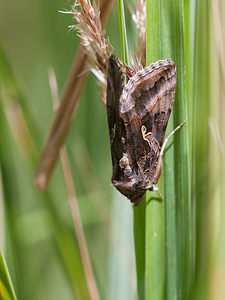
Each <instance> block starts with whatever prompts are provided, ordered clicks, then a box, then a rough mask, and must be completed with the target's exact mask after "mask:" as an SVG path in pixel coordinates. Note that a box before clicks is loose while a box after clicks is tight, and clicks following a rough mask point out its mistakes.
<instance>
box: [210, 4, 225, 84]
mask: <svg viewBox="0 0 225 300" xmlns="http://www.w3.org/2000/svg"><path fill="white" fill-rule="evenodd" d="M219 2H220V1H219V0H211V5H212V16H213V23H214V29H215V36H216V41H217V45H218V53H219V59H220V65H221V72H222V76H223V82H224V83H225V48H224V39H223V30H222V22H221V15H220V3H219Z"/></svg>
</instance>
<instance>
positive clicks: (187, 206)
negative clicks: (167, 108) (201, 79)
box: [145, 0, 192, 299]
mask: <svg viewBox="0 0 225 300" xmlns="http://www.w3.org/2000/svg"><path fill="white" fill-rule="evenodd" d="M183 19H184V8H183V2H182V1H177V0H171V1H164V0H161V1H158V2H157V3H156V2H155V1H147V36H146V39H147V40H146V41H147V65H148V64H150V63H152V62H153V61H156V60H159V59H166V58H171V59H172V60H173V61H174V62H175V63H176V67H177V87H176V95H175V102H174V108H173V113H172V115H171V117H170V121H169V124H168V129H167V133H166V135H168V133H169V132H171V131H172V129H173V128H175V127H176V126H177V125H178V124H180V123H181V122H182V121H183V120H187V119H188V110H187V86H186V77H185V48H184V24H183ZM171 144H172V143H171ZM172 145H173V146H172V147H169V150H168V151H166V154H165V157H164V163H163V179H164V187H165V188H164V196H165V244H164V216H163V213H164V212H163V205H164V204H163V203H160V202H157V201H155V200H151V201H150V202H149V205H147V209H146V268H149V269H150V270H147V269H146V287H145V290H146V299H163V298H164V295H166V298H167V299H185V298H186V297H187V296H188V293H189V289H190V285H191V284H190V283H191V274H192V272H191V268H192V253H191V246H192V243H191V242H192V240H191V229H190V228H191V226H190V225H191V201H190V178H189V174H190V170H189V144H188V127H187V126H184V127H183V128H182V129H181V130H180V131H179V132H177V133H176V134H175V136H174V143H173V144H172ZM161 185H162V183H161ZM161 185H160V188H161ZM148 201H149V199H147V202H148ZM156 224H157V226H158V227H157V232H156V231H155V232H154V230H153V229H154V228H155V226H156ZM156 234H158V241H157V243H156V242H155V241H154V238H153V235H156ZM152 241H154V243H153V242H152ZM148 245H151V248H155V251H154V250H153V249H152V250H151V251H148V248H147V247H148ZM160 245H161V246H160ZM160 247H161V250H160V251H158V252H157V249H160ZM164 247H165V256H164V252H163V251H164V250H163V248H164ZM155 256H156V257H155ZM148 262H149V263H148ZM156 263H157V264H158V265H157V266H156ZM164 264H166V274H165V273H164V272H163V270H164ZM154 270H156V272H154ZM157 270H158V271H157ZM157 272H158V274H157ZM164 276H166V277H164ZM155 277H157V281H156V280H155V279H154V278H155ZM165 278H166V282H165V283H166V289H165V290H163V287H164V280H165ZM155 281H156V283H155ZM147 283H148V285H147ZM155 284H156V285H155Z"/></svg>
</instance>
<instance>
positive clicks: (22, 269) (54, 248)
mask: <svg viewBox="0 0 225 300" xmlns="http://www.w3.org/2000/svg"><path fill="white" fill-rule="evenodd" d="M70 6H71V3H69V4H68V5H67V6H64V1H47V2H46V1H37V2H34V3H31V2H29V1H19V2H18V1H16V2H8V1H7V2H6V1H4V2H3V1H1V3H0V35H1V45H0V47H1V48H0V64H1V101H0V103H1V104H0V115H1V116H0V123H1V124H0V128H1V129H0V135H1V151H0V152H1V158H0V159H1V182H2V189H1V209H0V210H1V234H0V236H1V247H2V248H3V249H4V250H5V251H4V252H5V253H6V259H7V262H8V265H9V270H10V272H11V276H12V281H13V283H14V286H15V290H16V294H17V297H18V299H74V298H76V299H89V298H88V291H87V286H86V282H85V279H84V272H83V268H82V265H81V261H80V255H79V251H78V246H77V241H76V237H75V234H74V229H73V223H72V218H71V212H70V209H69V205H68V200H67V195H66V191H65V182H64V177H63V173H62V169H61V166H60V164H59V162H58V163H57V167H56V169H55V170H54V173H53V176H52V178H51V181H50V184H49V187H48V189H47V191H46V192H44V193H41V192H39V191H38V190H37V189H36V187H35V185H34V172H35V167H36V165H37V161H38V157H39V155H40V153H41V150H42V148H43V146H44V142H45V140H46V138H47V134H48V131H49V129H50V126H51V123H52V120H53V109H52V100H51V94H50V88H49V82H48V69H49V67H53V69H54V71H55V73H56V77H57V81H58V87H59V92H60V94H61V92H62V89H63V85H64V83H65V80H66V78H67V75H68V73H69V70H70V67H71V63H72V60H73V56H74V54H75V52H76V49H77V46H78V42H79V40H78V39H77V37H76V33H75V32H74V31H71V30H69V29H68V26H69V25H71V24H74V20H73V18H72V16H71V15H65V14H62V13H59V12H58V10H63V9H65V8H67V9H69V8H70ZM116 20H117V8H116V7H114V9H113V12H112V14H111V17H110V21H109V24H108V26H107V31H106V36H108V35H110V40H111V43H112V44H113V45H114V47H115V46H116V45H118V43H119V34H118V33H119V27H118V22H117V21H116ZM116 28H117V29H116ZM115 29H116V30H115ZM119 49H120V47H119ZM118 55H119V53H118ZM66 145H67V150H68V155H69V160H70V166H71V168H72V173H73V178H74V182H75V187H76V193H77V198H78V202H79V207H80V212H81V217H82V223H83V226H84V230H85V234H86V239H87V243H88V248H89V253H90V257H91V260H92V263H93V269H94V273H95V276H96V280H97V284H98V287H99V290H100V295H101V297H102V299H114V298H110V297H113V296H112V295H114V296H116V295H117V293H118V299H119V293H122V294H121V296H120V297H122V298H121V299H130V297H131V295H133V294H134V291H135V262H134V251H133V243H132V222H131V218H132V208H131V206H130V203H129V202H128V201H126V199H125V198H124V199H122V203H123V204H122V206H124V209H125V210H128V213H127V214H128V215H127V218H125V219H123V217H122V215H121V217H122V220H120V218H119V217H117V218H119V219H118V220H117V219H115V220H114V219H113V217H112V213H111V211H112V209H113V207H112V203H111V200H110V199H111V192H112V188H111V186H110V183H111V182H110V178H111V157H110V144H109V137H108V124H107V117H106V110H105V107H104V106H103V104H102V103H101V101H100V92H99V90H98V83H97V80H96V79H95V77H94V76H93V75H91V74H90V76H89V78H88V81H87V84H86V88H85V90H84V92H83V94H82V97H81V100H80V103H79V105H78V109H77V111H76V116H75V119H74V121H73V123H72V126H71V129H70V132H69V134H68V137H67V140H66ZM113 193H116V192H115V191H113ZM121 209H122V208H121V206H120V210H121ZM116 216H119V215H118V214H116ZM121 221H122V222H123V223H124V226H120V222H121ZM112 224H115V226H114V225H113V226H112ZM120 268H121V272H119V275H118V274H117V272H118V270H119V269H120ZM128 274H131V275H132V276H130V275H129V279H127V278H128V276H127V275H128ZM123 280H125V281H126V282H125V284H126V285H127V286H128V287H129V292H128V293H130V296H129V295H126V289H124V288H123V290H122V292H121V291H119V289H118V292H117V291H116V292H115V287H116V286H119V285H120V284H122V281H123ZM127 290H128V289H127ZM110 294H111V295H110Z"/></svg>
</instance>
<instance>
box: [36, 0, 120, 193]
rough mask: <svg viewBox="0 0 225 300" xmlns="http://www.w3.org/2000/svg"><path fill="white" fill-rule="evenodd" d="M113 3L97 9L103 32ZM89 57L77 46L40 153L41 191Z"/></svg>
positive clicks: (109, 1)
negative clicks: (99, 12)
mask: <svg viewBox="0 0 225 300" xmlns="http://www.w3.org/2000/svg"><path fill="white" fill-rule="evenodd" d="M113 2H114V1H113V0H102V2H101V5H100V11H101V15H100V19H101V24H102V28H104V27H105V25H106V23H107V20H108V17H109V15H110V12H111V9H112V6H113ZM87 60H88V56H87V54H86V53H85V51H84V48H83V46H82V45H80V46H79V48H78V50H77V53H76V55H75V57H74V60H73V64H72V67H71V70H70V73H69V76H68V79H67V81H66V84H65V87H64V91H63V94H62V97H61V102H60V107H59V109H58V111H57V113H56V116H55V118H54V120H53V124H52V127H51V130H50V133H49V136H48V139H47V142H46V144H45V147H44V150H43V152H42V155H41V158H40V161H39V164H38V167H37V170H36V176H35V183H36V185H37V187H38V188H39V189H40V190H44V189H45V188H46V186H47V183H48V180H49V178H50V176H51V173H52V170H53V168H54V166H55V163H56V160H57V158H58V154H59V150H60V148H61V146H62V145H63V143H64V140H65V137H66V135H67V132H68V130H69V127H70V124H71V121H72V118H73V115H74V111H75V109H76V106H77V103H78V101H79V98H80V95H81V92H82V90H83V87H84V84H85V81H86V78H87V75H88V72H87V68H88V66H87V64H86V61H87Z"/></svg>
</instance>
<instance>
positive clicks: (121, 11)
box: [117, 0, 128, 64]
mask: <svg viewBox="0 0 225 300" xmlns="http://www.w3.org/2000/svg"><path fill="white" fill-rule="evenodd" d="M117 5H118V17H119V27H120V42H121V50H122V60H123V62H124V63H126V64H128V43H127V30H126V19H125V12H124V2H123V0H118V1H117Z"/></svg>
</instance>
